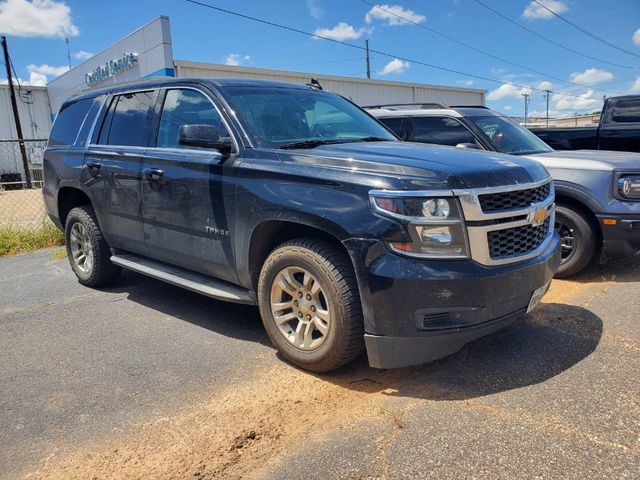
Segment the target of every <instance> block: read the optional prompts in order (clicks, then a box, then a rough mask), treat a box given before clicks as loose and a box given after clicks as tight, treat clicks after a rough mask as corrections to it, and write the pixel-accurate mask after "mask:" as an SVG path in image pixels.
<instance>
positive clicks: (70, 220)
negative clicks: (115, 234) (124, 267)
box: [65, 206, 121, 287]
mask: <svg viewBox="0 0 640 480" xmlns="http://www.w3.org/2000/svg"><path fill="white" fill-rule="evenodd" d="M65 244H66V247H67V257H68V258H69V262H70V263H71V268H72V269H73V272H74V273H75V274H76V277H78V281H79V282H80V283H81V284H82V285H86V286H88V287H101V286H103V285H107V284H108V283H111V282H113V281H114V280H115V279H116V278H117V277H118V275H119V274H120V270H121V269H120V267H118V266H117V265H114V264H113V263H111V260H109V258H110V257H111V252H110V250H109V245H108V244H107V242H106V241H105V239H104V237H103V236H102V232H101V231H100V227H99V226H98V221H97V220H96V215H95V213H94V211H93V208H91V207H89V206H82V207H76V208H74V209H72V210H71V211H70V212H69V214H68V215H67V222H66V226H65Z"/></svg>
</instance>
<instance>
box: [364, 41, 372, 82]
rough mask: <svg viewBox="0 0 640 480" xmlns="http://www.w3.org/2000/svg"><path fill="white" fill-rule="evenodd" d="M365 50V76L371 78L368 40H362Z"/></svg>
mask: <svg viewBox="0 0 640 480" xmlns="http://www.w3.org/2000/svg"><path fill="white" fill-rule="evenodd" d="M364 46H365V50H366V51H367V78H368V79H371V64H370V63H369V40H365V41H364Z"/></svg>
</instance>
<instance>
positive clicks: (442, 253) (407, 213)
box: [371, 191, 468, 258]
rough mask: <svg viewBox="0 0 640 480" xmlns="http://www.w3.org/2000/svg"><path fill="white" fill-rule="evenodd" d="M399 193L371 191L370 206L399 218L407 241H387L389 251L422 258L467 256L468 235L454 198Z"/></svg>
mask: <svg viewBox="0 0 640 480" xmlns="http://www.w3.org/2000/svg"><path fill="white" fill-rule="evenodd" d="M405 195H406V194H403V195H402V196H398V194H396V193H394V192H389V193H387V192H384V191H378V192H371V205H372V206H373V209H374V210H375V211H376V212H378V213H379V214H382V215H384V216H387V217H391V218H394V219H397V220H400V221H401V222H402V223H403V224H404V225H405V227H406V229H407V232H408V233H409V236H410V237H411V241H410V242H405V243H398V242H388V243H387V244H388V245H389V248H391V250H393V251H395V252H397V253H401V254H404V255H409V256H413V257H422V258H467V257H468V249H467V238H466V230H465V227H464V222H463V220H462V216H461V214H460V207H459V206H458V202H457V200H456V199H455V198H454V197H440V198H437V197H434V198H428V197H411V196H405Z"/></svg>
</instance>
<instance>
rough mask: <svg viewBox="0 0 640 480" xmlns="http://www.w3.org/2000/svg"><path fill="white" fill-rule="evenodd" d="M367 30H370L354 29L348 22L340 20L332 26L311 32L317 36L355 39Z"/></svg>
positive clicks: (334, 38) (333, 38)
mask: <svg viewBox="0 0 640 480" xmlns="http://www.w3.org/2000/svg"><path fill="white" fill-rule="evenodd" d="M368 32H370V30H368V29H366V28H359V29H357V30H356V29H355V28H353V27H352V26H351V25H349V24H348V23H345V22H340V23H338V24H337V25H336V26H335V27H333V28H318V29H316V31H315V32H313V33H314V35H318V36H319V37H324V38H330V39H332V40H355V39H356V38H360V37H361V36H362V35H363V34H364V33H368ZM316 40H317V38H316Z"/></svg>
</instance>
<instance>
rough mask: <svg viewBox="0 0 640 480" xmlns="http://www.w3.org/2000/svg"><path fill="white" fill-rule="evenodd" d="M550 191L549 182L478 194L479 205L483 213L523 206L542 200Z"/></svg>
mask: <svg viewBox="0 0 640 480" xmlns="http://www.w3.org/2000/svg"><path fill="white" fill-rule="evenodd" d="M550 192H551V183H546V184H545V185H541V186H539V187H536V188H527V189H526V190H515V191H513V192H500V193H490V194H486V195H480V196H479V199H480V207H481V208H482V211H483V212H485V213H489V212H497V211H501V210H513V209H519V208H525V207H528V206H529V205H531V204H532V203H540V202H542V201H544V200H545V199H546V198H547V197H548V196H549V193H550Z"/></svg>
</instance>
